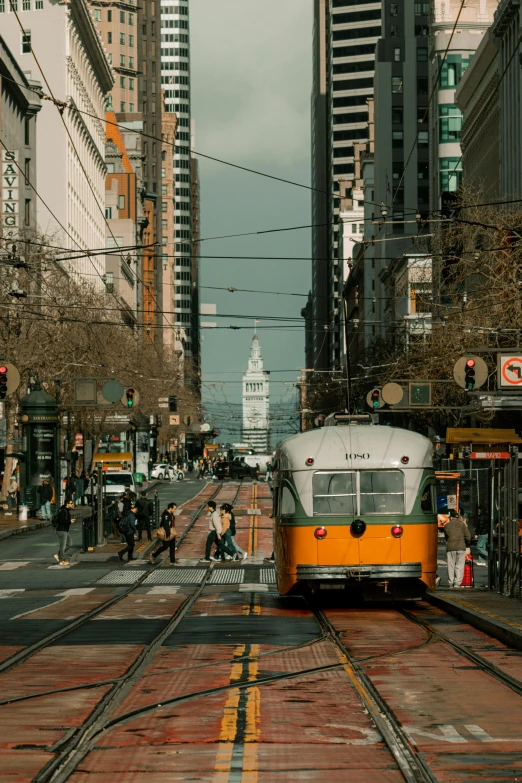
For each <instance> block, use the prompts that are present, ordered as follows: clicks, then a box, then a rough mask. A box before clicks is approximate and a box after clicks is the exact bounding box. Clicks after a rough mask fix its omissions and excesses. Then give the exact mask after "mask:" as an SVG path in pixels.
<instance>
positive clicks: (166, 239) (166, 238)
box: [161, 237, 169, 245]
mask: <svg viewBox="0 0 522 783" xmlns="http://www.w3.org/2000/svg"><path fill="white" fill-rule="evenodd" d="M168 241H169V238H168V237H161V244H162V245H166V244H168Z"/></svg>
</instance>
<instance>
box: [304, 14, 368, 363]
mask: <svg viewBox="0 0 522 783" xmlns="http://www.w3.org/2000/svg"><path fill="white" fill-rule="evenodd" d="M381 5H382V3H381V2H380V0H378V1H376V2H370V3H368V2H360V3H354V2H352V0H316V2H315V7H314V78H313V94H312V185H313V187H314V188H315V189H316V190H315V191H314V193H313V201H312V215H313V223H314V224H321V225H316V227H315V228H314V229H313V238H312V252H313V259H314V260H313V264H312V293H313V295H314V297H315V298H314V300H313V301H314V320H315V322H316V329H317V334H316V335H315V337H314V344H313V349H314V367H315V369H333V368H336V367H339V366H340V365H341V363H342V361H343V345H344V342H343V340H342V318H341V313H340V308H339V298H340V291H341V288H342V274H341V272H342V270H341V262H340V258H339V247H338V245H339V241H338V230H339V229H338V215H339V207H340V204H339V200H340V192H339V187H340V186H339V181H340V180H342V179H347V175H350V174H353V173H354V144H356V143H358V142H362V141H365V140H367V138H368V136H367V133H368V106H367V99H368V98H370V97H372V96H373V83H374V69H375V44H376V42H377V40H378V38H379V37H380V35H381ZM357 206H361V207H362V204H358V205H357ZM321 326H327V327H328V331H327V333H326V339H324V338H325V335H323V333H322V329H321Z"/></svg>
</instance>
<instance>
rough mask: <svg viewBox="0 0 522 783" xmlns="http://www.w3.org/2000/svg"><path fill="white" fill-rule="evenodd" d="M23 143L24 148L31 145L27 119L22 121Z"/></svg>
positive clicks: (29, 122) (29, 121)
mask: <svg viewBox="0 0 522 783" xmlns="http://www.w3.org/2000/svg"><path fill="white" fill-rule="evenodd" d="M24 141H25V146H26V147H28V146H29V144H30V143H31V120H30V119H29V118H28V117H26V118H25V120H24Z"/></svg>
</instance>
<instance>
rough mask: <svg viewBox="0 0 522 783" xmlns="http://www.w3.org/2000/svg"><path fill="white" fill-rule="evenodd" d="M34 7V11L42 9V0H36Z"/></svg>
mask: <svg viewBox="0 0 522 783" xmlns="http://www.w3.org/2000/svg"><path fill="white" fill-rule="evenodd" d="M34 8H35V10H36V11H43V0H36V3H35V4H34Z"/></svg>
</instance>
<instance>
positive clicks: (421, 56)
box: [417, 46, 428, 63]
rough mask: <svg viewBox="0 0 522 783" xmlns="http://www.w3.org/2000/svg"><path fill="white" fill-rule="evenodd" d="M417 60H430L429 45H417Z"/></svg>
mask: <svg viewBox="0 0 522 783" xmlns="http://www.w3.org/2000/svg"><path fill="white" fill-rule="evenodd" d="M417 62H418V63H427V62H428V47H427V46H419V47H417Z"/></svg>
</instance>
